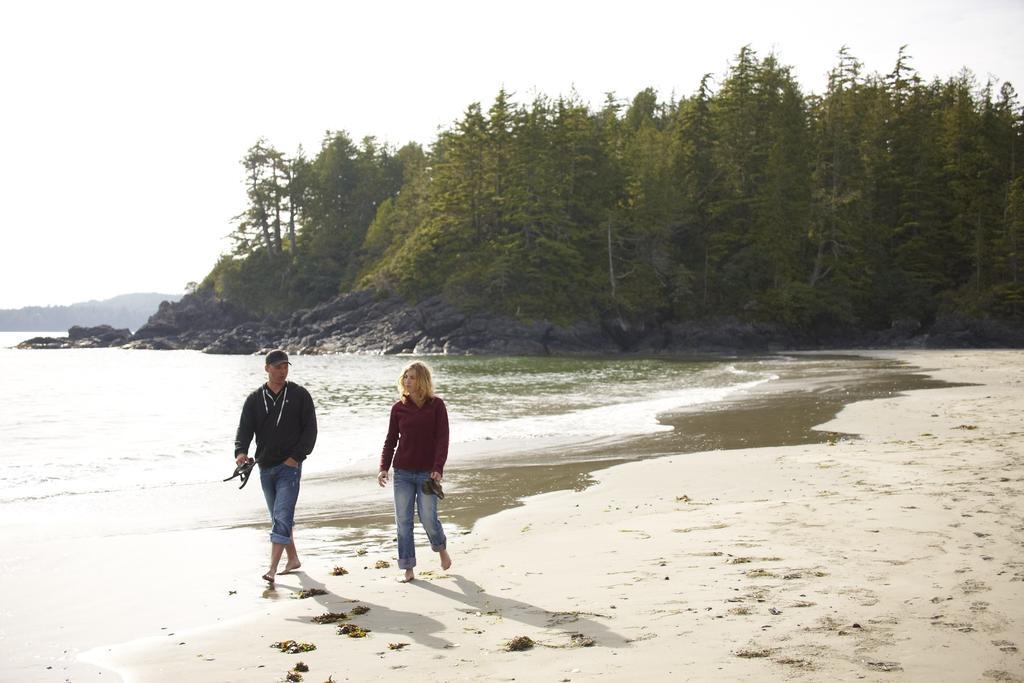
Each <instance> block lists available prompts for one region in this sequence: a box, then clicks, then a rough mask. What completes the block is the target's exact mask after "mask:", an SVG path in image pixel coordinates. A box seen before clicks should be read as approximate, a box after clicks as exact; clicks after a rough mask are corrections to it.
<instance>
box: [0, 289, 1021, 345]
mask: <svg viewBox="0 0 1024 683" xmlns="http://www.w3.org/2000/svg"><path fill="white" fill-rule="evenodd" d="M1022 346H1024V328H1021V327H1014V326H1010V325H1007V324H1004V323H1001V322H998V321H992V320H979V319H972V318H941V319H939V320H938V321H936V323H935V324H934V325H931V326H930V327H928V328H925V327H923V326H922V325H921V324H920V323H918V322H917V321H913V320H905V321H900V322H899V323H897V324H894V325H893V326H892V327H891V328H890V329H888V330H883V331H869V332H865V331H849V330H845V331H831V332H829V333H828V334H818V335H813V336H811V335H798V334H794V333H793V332H791V331H789V330H787V329H786V328H784V327H783V326H781V325H774V324H769V323H750V322H744V321H740V320H737V319H735V318H720V319H715V320H707V321H694V322H686V323H670V324H663V325H658V326H644V327H637V326H630V325H627V324H624V323H622V322H621V321H618V320H604V321H601V322H580V323H575V324H573V325H571V326H559V325H555V324H552V323H549V322H545V321H538V322H533V323H524V322H521V321H518V320H514V319H512V318H508V317H504V316H498V315H494V314H488V313H478V314H467V313H464V312H461V311H459V310H458V309H456V308H455V307H453V306H451V305H450V304H448V303H447V302H445V301H444V300H443V299H441V298H440V297H432V298H429V299H426V300H424V301H421V302H420V303H418V304H415V305H409V304H408V303H406V302H405V301H403V300H402V299H400V298H398V297H395V296H389V295H384V294H380V293H377V292H373V291H369V290H363V291H359V292H351V293H347V294H342V295H339V296H337V297H335V298H334V299H332V300H330V301H328V302H325V303H322V304H320V305H318V306H316V307H314V308H311V309H303V310H298V311H296V312H294V313H292V314H290V315H285V316H268V317H265V318H257V317H255V316H253V315H251V314H249V313H247V312H246V311H244V310H242V309H240V308H239V307H237V306H235V305H233V304H231V303H229V302H226V301H223V300H221V299H219V298H217V297H216V296H215V295H214V294H213V293H212V292H210V291H205V290H201V291H198V292H195V293H192V294H188V295H186V296H185V297H183V298H182V299H181V300H180V301H178V302H174V303H172V302H168V301H165V302H163V303H161V304H160V308H159V310H157V312H156V313H155V314H153V315H152V316H151V317H150V319H149V321H148V322H147V323H146V324H145V325H143V326H142V327H141V328H139V329H138V330H137V331H136V332H135V333H134V334H131V332H130V331H129V330H128V329H114V328H112V327H111V326H109V325H101V326H98V327H72V328H71V329H70V330H69V331H68V336H67V337H66V338H65V337H59V338H55V337H34V338H32V339H28V340H26V341H24V342H22V343H20V344H19V345H18V348H22V349H64V348H104V347H121V348H127V349H155V350H166V349H191V350H198V351H202V352H204V353H212V354H236V355H244V354H255V353H260V352H264V351H266V350H267V349H270V348H284V349H287V350H288V351H290V352H293V353H298V354H331V353H370V354H396V353H417V354H501V355H545V354H572V353H599V354H615V353H622V352H629V353H679V354H682V353H723V352H726V353H728V352H755V351H777V350H782V349H806V348H819V349H820V348H994V347H1010V348H1019V347H1022Z"/></svg>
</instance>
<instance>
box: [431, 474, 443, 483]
mask: <svg viewBox="0 0 1024 683" xmlns="http://www.w3.org/2000/svg"><path fill="white" fill-rule="evenodd" d="M430 478H431V479H433V480H434V481H436V482H437V483H438V484H440V483H441V478H442V477H441V473H440V472H431V473H430Z"/></svg>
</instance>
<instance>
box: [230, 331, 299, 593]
mask: <svg viewBox="0 0 1024 683" xmlns="http://www.w3.org/2000/svg"><path fill="white" fill-rule="evenodd" d="M290 366H291V363H290V362H289V361H288V354H287V353H285V352H284V351H281V350H280V349H278V350H276V351H271V352H270V353H268V354H267V357H266V366H265V368H264V369H265V370H266V371H267V382H266V384H264V385H263V386H261V387H260V388H259V389H257V390H256V391H254V392H252V393H251V394H249V396H247V397H246V399H245V403H244V404H243V405H242V417H241V418H240V419H239V421H238V431H237V432H236V434H235V464H236V465H241V464H243V463H245V462H247V461H248V460H249V444H250V443H252V438H253V436H255V437H256V463H257V464H258V465H259V466H260V484H261V485H262V486H263V495H264V497H265V498H266V499H267V508H269V510H270V518H271V521H272V522H273V527H272V528H271V530H270V570H269V571H267V573H266V574H264V575H263V580H264V581H266V582H267V583H269V584H270V585H271V586H273V585H274V577H275V576H276V575H277V565H278V564H279V563H280V561H281V555H282V554H283V553H285V552H287V554H288V562H287V563H286V564H285V568H284V571H283V572H281V573H282V574H288V573H290V572H293V571H295V570H296V569H298V568H299V567H300V566H302V565H301V563H300V562H299V554H298V551H296V550H295V541H294V540H293V538H292V526H293V524H294V522H295V502H296V501H297V500H298V498H299V480H300V479H301V478H302V461H303V460H305V459H306V456H308V455H309V454H310V453H311V452H312V451H313V445H314V444H316V411H315V410H314V409H313V398H312V397H311V396H310V395H309V392H308V391H306V390H305V389H304V388H303V387H301V386H299V385H298V384H295V383H294V382H289V381H288V368H289V367H290Z"/></svg>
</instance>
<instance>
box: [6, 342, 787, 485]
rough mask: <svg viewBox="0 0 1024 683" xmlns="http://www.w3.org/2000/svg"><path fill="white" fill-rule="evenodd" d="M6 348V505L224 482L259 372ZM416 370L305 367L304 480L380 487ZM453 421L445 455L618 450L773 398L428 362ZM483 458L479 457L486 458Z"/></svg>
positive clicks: (710, 380) (702, 376) (696, 378)
mask: <svg viewBox="0 0 1024 683" xmlns="http://www.w3.org/2000/svg"><path fill="white" fill-rule="evenodd" d="M28 336H32V335H31V334H29V333H0V366H2V367H4V368H5V370H6V374H7V377H8V380H9V386H11V387H18V389H17V390H16V391H15V392H14V395H13V396H12V397H11V400H10V402H9V403H8V405H7V406H6V408H5V409H3V410H0V439H2V441H3V443H4V444H5V448H4V449H3V451H2V452H0V460H2V462H0V504H2V503H16V502H19V501H46V500H50V501H51V502H52V503H53V504H54V505H59V504H60V501H61V500H62V499H67V498H68V497H72V496H76V495H85V494H88V495H90V496H93V497H96V496H99V497H102V496H104V495H116V494H117V493H118V492H121V491H129V490H131V491H138V490H140V489H143V490H144V489H153V488H166V487H178V488H180V487H188V486H192V485H199V484H204V483H209V482H211V481H219V479H221V478H223V477H225V476H228V475H230V474H231V470H232V469H233V467H234V464H233V455H232V450H233V440H234V432H235V428H236V426H237V422H238V414H239V411H240V409H241V405H242V401H243V400H244V398H245V396H246V394H247V393H248V392H250V391H252V390H253V389H255V388H256V387H258V386H259V385H260V384H261V383H262V382H263V381H265V379H266V375H265V373H264V372H263V365H262V359H261V358H260V357H255V356H214V355H206V354H202V353H199V352H194V351H126V350H122V349H65V350H46V351H36V350H18V349H13V348H9V347H10V346H11V345H13V344H15V343H17V342H18V341H21V340H23V339H24V338H26V337H28ZM409 360H410V358H408V357H397V356H368V355H367V356H364V355H334V356H297V357H294V358H293V364H292V368H291V373H290V379H291V380H292V381H295V382H297V383H299V384H302V385H303V386H305V387H306V388H307V389H309V391H310V392H311V394H312V396H313V399H314V403H315V405H316V408H317V418H318V426H319V437H318V440H317V445H316V449H315V451H314V453H313V455H312V456H311V457H310V458H309V460H307V462H306V464H305V465H304V476H306V477H310V476H313V477H316V476H318V475H329V474H339V473H340V474H344V473H346V472H348V473H356V472H374V471H375V470H376V465H377V461H378V458H379V454H380V449H381V445H382V443H383V439H384V435H385V432H386V430H387V420H388V411H389V408H390V406H391V404H392V403H393V402H394V400H395V398H396V395H397V394H396V382H397V377H398V375H399V374H400V372H401V369H402V367H403V366H404V364H405V363H407V362H409ZM425 360H427V362H429V363H430V364H431V365H432V367H433V368H434V373H435V382H436V391H437V394H438V395H440V396H442V397H444V398H445V400H446V403H447V405H448V410H449V419H450V423H451V434H452V446H453V449H459V452H461V453H470V454H472V453H474V452H475V451H476V449H475V448H474V445H475V444H480V445H481V448H480V449H479V451H480V453H481V454H484V453H486V451H487V449H486V448H484V446H486V445H487V442H495V441H497V442H509V441H516V442H519V443H528V442H530V441H534V440H543V439H548V438H558V439H560V440H563V441H564V440H570V441H572V440H579V441H587V440H592V439H614V438H621V437H628V436H631V435H639V434H645V433H651V432H656V431H659V430H665V429H670V427H667V426H665V425H663V424H661V423H660V422H659V421H658V419H657V416H658V414H659V413H661V412H664V411H670V410H675V409H679V408H682V407H686V406H698V405H702V404H710V403H713V402H716V401H721V400H723V399H725V398H727V397H729V396H731V395H735V394H736V392H740V391H743V390H746V389H750V388H752V387H754V386H757V385H759V384H762V383H765V382H770V381H771V380H772V379H774V378H776V377H777V375H775V373H774V372H773V370H772V368H771V367H770V364H768V365H766V364H765V363H763V362H755V361H748V362H722V361H683V360H673V359H645V358H615V359H607V358H606V359H601V358H525V357H524V358H516V357H447V356H436V357H430V358H426V359H425ZM480 457H486V456H485V455H481V456H480Z"/></svg>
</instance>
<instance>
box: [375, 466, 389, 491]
mask: <svg viewBox="0 0 1024 683" xmlns="http://www.w3.org/2000/svg"><path fill="white" fill-rule="evenodd" d="M386 483H388V473H387V470H381V471H380V472H378V473H377V485H378V486H380V487H382V488H383V486H384V484H386Z"/></svg>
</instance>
